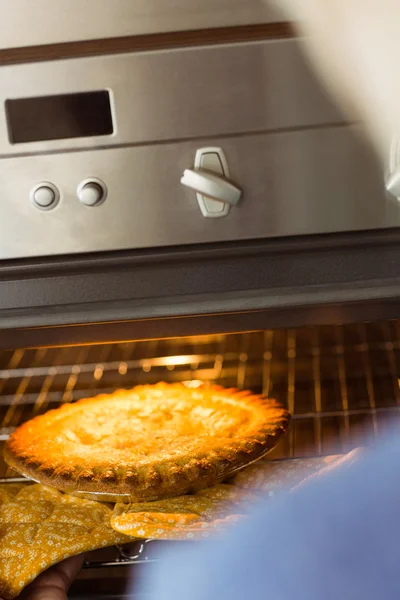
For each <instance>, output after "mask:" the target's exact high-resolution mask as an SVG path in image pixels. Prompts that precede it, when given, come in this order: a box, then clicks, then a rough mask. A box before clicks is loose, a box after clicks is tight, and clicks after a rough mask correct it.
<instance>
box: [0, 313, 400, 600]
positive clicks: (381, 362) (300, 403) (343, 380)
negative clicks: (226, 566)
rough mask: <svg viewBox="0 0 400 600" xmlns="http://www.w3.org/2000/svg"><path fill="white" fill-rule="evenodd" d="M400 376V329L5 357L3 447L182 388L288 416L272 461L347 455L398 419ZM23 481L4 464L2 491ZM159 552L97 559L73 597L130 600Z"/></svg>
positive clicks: (299, 332) (330, 330)
mask: <svg viewBox="0 0 400 600" xmlns="http://www.w3.org/2000/svg"><path fill="white" fill-rule="evenodd" d="M399 373H400V321H379V322H368V323H357V324H347V325H342V326H340V325H329V326H320V327H302V328H298V329H287V330H285V329H276V330H274V329H269V330H265V331H254V332H247V333H229V334H223V335H222V334H217V335H202V336H196V337H180V338H173V339H154V340H151V341H139V342H135V341H130V342H123V343H119V342H113V343H106V344H96V345H91V344H86V345H79V346H64V347H51V348H49V347H40V348H32V349H22V348H20V349H16V350H12V351H11V350H8V351H5V350H4V351H1V353H0V444H1V445H3V444H4V441H5V440H6V439H7V437H8V436H9V434H10V433H11V432H12V431H13V429H14V428H15V427H17V426H18V425H19V424H21V423H22V422H24V421H26V420H28V419H30V418H32V417H34V416H36V415H39V414H42V413H44V412H45V411H47V410H50V409H52V408H56V407H57V406H59V405H60V404H62V403H65V402H73V401H75V400H78V399H79V398H83V397H89V396H93V395H96V394H98V393H99V392H107V391H110V392H111V391H113V390H115V389H118V388H129V387H131V386H134V385H136V384H140V383H156V382H158V381H168V382H175V381H183V382H185V383H186V384H187V385H189V386H196V385H198V383H199V382H213V383H216V384H220V385H222V386H225V387H236V388H239V389H251V390H253V391H255V392H263V393H264V394H265V395H267V396H270V397H274V398H276V399H278V400H279V401H280V402H282V403H283V404H284V405H285V406H287V408H288V409H289V411H290V413H291V414H292V421H291V426H290V429H289V432H288V434H287V435H286V436H285V437H284V439H283V440H282V442H281V443H280V444H279V445H278V447H277V448H276V449H275V450H274V451H273V452H272V453H271V454H270V456H271V458H275V459H295V458H299V457H305V456H315V455H329V454H335V453H342V452H346V451H349V450H351V449H352V448H355V447H357V446H358V445H360V444H362V443H365V441H366V440H368V439H371V438H372V437H375V436H377V435H379V434H381V433H382V432H383V431H384V430H385V428H386V427H387V425H388V424H393V422H395V421H396V420H397V419H398V418H399V410H398V407H399V400H400V391H399V378H398V376H399ZM0 460H1V459H0ZM17 477H18V474H16V473H15V472H12V471H11V470H10V469H9V468H7V467H6V465H5V464H4V462H0V479H1V481H2V482H3V483H4V482H11V481H13V480H15V478H17ZM162 543H164V544H165V542H162ZM156 547H157V543H156V542H143V543H136V544H132V545H131V546H130V547H121V548H111V549H106V550H101V551H97V552H94V553H91V554H90V555H89V556H87V560H86V564H85V569H84V570H83V572H82V574H81V576H80V577H79V579H78V581H77V582H76V583H75V584H74V586H73V588H72V592H71V593H72V596H71V597H73V598H80V597H81V598H88V597H91V596H94V597H104V598H108V599H112V598H114V599H117V598H123V597H124V593H125V590H126V582H127V575H128V573H129V574H130V573H132V571H131V569H132V568H133V567H132V565H135V566H134V568H133V569H134V570H133V576H134V577H135V578H140V576H141V574H142V573H144V572H145V569H146V566H145V565H146V563H149V562H151V561H152V555H153V556H154V549H155V548H156Z"/></svg>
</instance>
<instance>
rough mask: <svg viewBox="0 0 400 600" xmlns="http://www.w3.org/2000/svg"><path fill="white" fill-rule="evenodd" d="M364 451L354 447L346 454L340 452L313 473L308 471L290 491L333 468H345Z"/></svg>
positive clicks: (358, 458)
mask: <svg viewBox="0 0 400 600" xmlns="http://www.w3.org/2000/svg"><path fill="white" fill-rule="evenodd" d="M364 453H365V448H356V449H355V450H353V451H352V452H349V453H348V454H342V455H340V456H336V457H333V458H334V459H335V460H332V461H329V462H328V463H327V464H325V465H324V466H323V467H322V468H321V469H317V470H316V471H315V472H314V473H309V474H308V476H307V477H306V478H303V479H302V480H301V481H300V482H298V483H297V484H296V485H293V486H292V489H291V491H292V492H293V491H295V490H297V489H299V488H300V487H303V485H307V484H308V483H309V482H311V481H312V480H313V479H315V478H316V477H324V475H325V474H326V473H330V472H331V471H333V470H335V469H347V468H348V467H350V466H351V465H353V464H354V463H355V462H357V461H359V460H360V459H361V458H362V457H363V455H364Z"/></svg>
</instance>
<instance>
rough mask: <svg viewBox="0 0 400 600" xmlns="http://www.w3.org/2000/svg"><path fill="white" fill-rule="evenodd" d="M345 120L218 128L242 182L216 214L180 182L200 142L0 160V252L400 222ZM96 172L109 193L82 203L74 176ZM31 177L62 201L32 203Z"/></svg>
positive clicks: (158, 243)
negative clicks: (205, 210)
mask: <svg viewBox="0 0 400 600" xmlns="http://www.w3.org/2000/svg"><path fill="white" fill-rule="evenodd" d="M356 133H357V130H356V129H355V128H351V127H337V128H329V129H315V130H308V131H307V130H306V131H298V132H288V133H280V134H279V133H278V134H269V135H268V134H263V135H249V136H240V137H238V138H234V137H228V138H218V139H216V140H215V143H216V144H217V145H219V146H220V147H222V148H223V150H224V152H225V154H226V157H227V160H228V164H229V168H230V171H231V176H232V179H233V180H234V181H235V182H237V183H238V184H239V185H240V186H241V187H242V188H243V191H244V195H243V200H242V201H241V203H240V204H239V206H237V207H234V208H232V210H231V211H230V214H229V216H228V217H226V218H224V219H215V220H214V219H204V217H203V216H202V215H201V212H200V209H199V206H198V204H197V200H196V197H195V194H194V193H192V192H191V190H188V189H186V188H184V187H183V186H182V185H181V184H180V178H181V175H182V172H183V170H184V169H185V168H187V167H188V166H189V167H190V166H192V165H193V161H194V156H195V152H196V149H197V148H199V147H203V146H204V145H206V143H205V142H204V141H202V140H197V141H189V142H180V143H178V142H176V143H171V144H160V145H153V146H142V147H136V148H118V149H107V150H98V151H91V152H86V153H82V152H77V153H69V154H67V155H66V154H53V155H43V156H28V157H23V158H16V159H14V158H12V159H8V160H3V161H0V180H1V181H2V193H1V195H2V197H1V221H0V258H2V259H5V258H14V257H28V256H44V255H57V254H66V253H78V252H91V251H102V250H116V249H127V248H146V247H162V246H169V245H180V244H195V243H202V242H219V241H229V240H244V239H251V238H253V239H254V238H267V237H277V236H288V235H300V234H314V233H327V232H338V231H351V230H365V229H379V228H384V227H393V226H399V225H400V207H399V204H398V203H397V202H395V201H392V200H390V199H389V198H387V197H386V195H385V192H384V186H383V180H382V174H381V172H380V169H379V168H378V167H377V165H376V163H375V160H374V157H373V156H372V154H371V152H370V150H369V148H368V147H367V146H366V145H365V143H364V141H363V139H362V138H359V137H358V136H357V135H356ZM88 177H98V178H100V179H101V180H103V181H104V182H105V183H106V185H107V188H108V197H107V200H106V202H104V204H102V205H101V206H98V207H95V208H88V207H85V206H83V205H82V204H81V203H80V202H79V201H78V199H77V197H76V188H77V186H78V184H79V183H80V182H81V181H82V180H83V179H86V178H88ZM39 181H50V182H52V183H54V184H56V185H57V186H58V187H59V189H60V192H61V199H60V203H59V205H58V206H57V208H55V209H54V210H53V211H49V212H41V211H39V210H37V209H35V208H34V206H33V205H32V204H31V202H30V201H29V191H30V189H31V188H32V187H33V186H34V185H35V184H36V183H38V182H39Z"/></svg>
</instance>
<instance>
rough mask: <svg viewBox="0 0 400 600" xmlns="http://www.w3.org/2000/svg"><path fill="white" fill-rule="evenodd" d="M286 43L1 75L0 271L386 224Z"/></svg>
mask: <svg viewBox="0 0 400 600" xmlns="http://www.w3.org/2000/svg"><path fill="white" fill-rule="evenodd" d="M299 44H300V42H298V41H295V40H280V41H260V42H251V43H250V42H249V43H237V44H229V45H228V44H227V45H220V46H207V47H196V48H177V49H174V50H168V51H158V52H137V53H132V54H121V55H112V56H106V57H104V56H99V57H90V58H77V59H73V60H63V61H52V62H37V63H32V64H24V65H8V66H4V67H1V68H0V107H3V110H2V112H1V109H0V181H1V184H2V192H1V203H0V260H1V259H8V258H23V257H25V258H27V257H36V256H51V255H62V254H72V253H84V252H85V253H86V252H102V251H111V250H122V249H140V248H155V247H159V248H160V247H167V246H179V245H188V244H201V243H216V242H227V241H239V240H249V239H260V238H271V237H280V236H295V235H310V234H323V233H332V232H344V231H352V230H367V229H381V228H386V227H393V226H400V203H397V202H396V201H392V200H393V199H391V198H390V197H389V195H388V194H386V191H385V185H384V176H383V173H382V172H381V169H380V167H379V165H378V164H377V162H376V159H375V156H374V153H373V152H372V151H371V149H370V148H369V146H368V144H367V143H366V141H365V139H364V138H363V136H362V127H359V126H352V125H351V124H350V123H346V122H345V121H344V119H343V116H342V115H341V114H340V113H338V110H337V108H336V107H335V106H333V105H332V104H331V102H330V101H329V99H328V98H327V96H326V94H325V93H324V92H323V91H322V90H321V88H320V87H319V84H318V83H317V81H316V80H315V78H314V75H313V74H312V73H311V71H310V69H309V67H308V64H307V62H306V61H305V59H304V58H303V53H302V51H301V48H299ZM277 65H279V66H280V67H279V68H277Z"/></svg>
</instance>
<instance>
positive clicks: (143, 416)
mask: <svg viewBox="0 0 400 600" xmlns="http://www.w3.org/2000/svg"><path fill="white" fill-rule="evenodd" d="M288 421H289V415H288V412H287V411H286V410H285V409H284V408H283V407H282V406H280V405H279V404H278V403H277V402H276V401H274V400H270V399H266V398H264V397H262V396H259V395H254V394H252V393H251V392H248V391H238V390H235V389H224V388H222V387H217V386H207V385H202V386H200V387H197V388H193V387H188V386H186V385H184V384H166V383H159V384H157V385H143V386H137V387H134V388H133V389H131V390H120V391H116V392H115V393H113V394H110V395H101V396H97V397H96V398H91V399H86V400H80V401H78V402H76V403H73V404H65V405H63V406H61V407H60V408H57V409H56V410H52V411H49V412H48V413H46V414H44V415H41V416H39V417H36V418H34V419H32V420H31V421H28V422H27V423H24V424H23V425H22V426H21V427H19V428H18V429H16V431H15V432H14V433H13V434H12V435H11V437H10V438H9V440H8V442H7V444H6V447H5V459H6V461H7V463H8V464H9V465H10V466H11V467H13V468H14V469H16V470H17V471H19V472H20V473H22V474H23V475H25V476H27V477H29V478H31V479H33V480H35V481H37V482H39V483H43V484H45V485H50V486H53V487H55V488H57V489H59V490H62V491H67V492H80V493H85V494H87V493H89V494H95V495H96V496H93V497H96V498H97V499H106V500H118V499H121V496H126V497H127V499H129V500H130V501H136V502H141V501H154V500H159V499H162V498H168V497H174V496H181V495H183V494H187V493H191V492H196V491H198V490H200V489H204V488H209V487H211V486H213V485H215V484H216V483H219V482H221V481H224V480H225V479H226V478H227V477H229V476H230V475H232V474H233V473H234V472H236V471H237V470H238V469H240V468H242V467H244V466H245V465H247V464H249V463H252V462H254V461H256V460H257V459H259V458H260V457H261V456H263V455H264V454H266V453H267V452H268V451H269V450H270V449H272V448H273V447H274V446H275V445H276V443H277V442H278V440H279V438H280V436H281V435H282V434H283V433H284V431H285V430H286V428H287V425H288Z"/></svg>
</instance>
